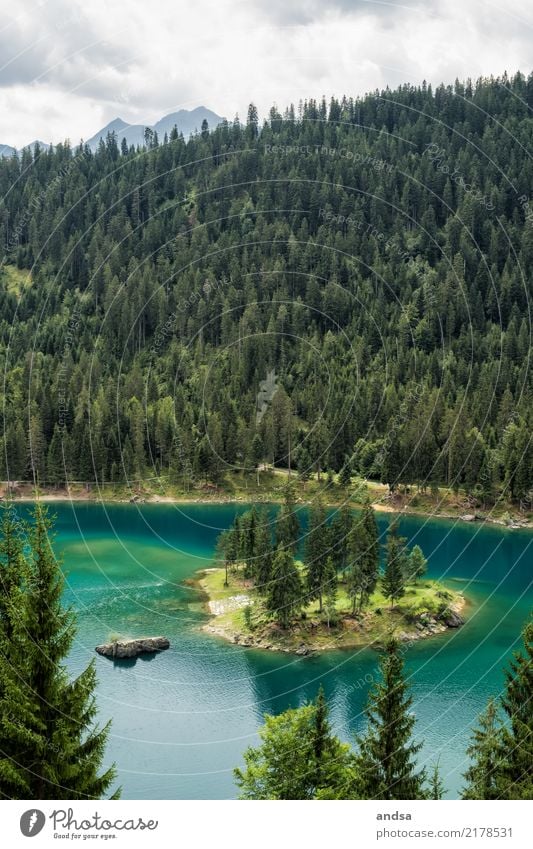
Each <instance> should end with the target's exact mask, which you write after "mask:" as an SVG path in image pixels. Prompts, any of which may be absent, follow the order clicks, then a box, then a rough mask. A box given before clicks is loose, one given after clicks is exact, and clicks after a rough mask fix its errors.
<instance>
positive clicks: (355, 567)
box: [346, 520, 368, 614]
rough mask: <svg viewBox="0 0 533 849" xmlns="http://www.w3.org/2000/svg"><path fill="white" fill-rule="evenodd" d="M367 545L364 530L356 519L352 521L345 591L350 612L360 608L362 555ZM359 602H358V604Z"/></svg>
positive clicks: (363, 578)
mask: <svg viewBox="0 0 533 849" xmlns="http://www.w3.org/2000/svg"><path fill="white" fill-rule="evenodd" d="M367 546H368V540H367V535H366V531H365V529H364V527H363V525H362V524H361V521H360V520H358V521H357V522H355V523H354V525H353V527H352V529H351V531H350V537H349V540H348V561H349V564H350V566H349V570H348V576H347V586H346V589H347V592H348V595H349V597H350V598H351V600H352V614H355V612H356V610H357V609H359V610H361V608H362V606H363V599H364V594H365V586H366V579H365V572H364V555H365V550H366V548H367ZM358 602H359V604H358Z"/></svg>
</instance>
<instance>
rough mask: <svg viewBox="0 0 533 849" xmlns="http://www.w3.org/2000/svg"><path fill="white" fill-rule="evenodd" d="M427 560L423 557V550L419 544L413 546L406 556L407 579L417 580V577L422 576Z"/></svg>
mask: <svg viewBox="0 0 533 849" xmlns="http://www.w3.org/2000/svg"><path fill="white" fill-rule="evenodd" d="M427 568H428V562H427V560H426V558H425V557H424V552H423V551H422V549H421V548H420V546H419V545H415V546H413V548H412V549H411V551H410V553H409V556H408V558H407V564H406V569H407V574H406V577H407V579H408V580H409V581H415V582H416V581H417V580H418V578H423V577H424V575H425V574H426V572H427Z"/></svg>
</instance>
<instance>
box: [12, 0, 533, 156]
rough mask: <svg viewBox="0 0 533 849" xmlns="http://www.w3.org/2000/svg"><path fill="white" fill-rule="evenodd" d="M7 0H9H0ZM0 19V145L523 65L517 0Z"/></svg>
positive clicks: (20, 3)
mask: <svg viewBox="0 0 533 849" xmlns="http://www.w3.org/2000/svg"><path fill="white" fill-rule="evenodd" d="M6 5H7V4H6ZM10 7H11V10H12V11H10V12H7V13H6V12H5V11H3V14H2V20H1V22H0V144H12V145H16V146H21V145H24V144H27V143H29V142H30V141H32V140H33V139H35V138H39V139H42V140H43V141H52V142H58V141H61V140H62V139H64V138H67V137H68V138H70V139H71V141H72V142H73V143H77V142H78V141H79V139H80V138H84V139H87V138H89V137H90V136H91V135H93V133H94V132H95V131H96V130H98V129H99V128H100V127H102V126H103V125H104V124H106V123H107V122H108V121H110V120H111V119H113V118H115V117H117V116H120V117H121V118H123V119H124V120H125V121H129V122H139V123H148V122H153V121H155V120H157V119H158V118H160V117H161V116H162V115H164V114H167V113H169V112H172V111H175V110H177V109H180V108H187V109H190V108H194V107H195V106H199V105H204V106H207V107H209V108H211V109H213V110H214V111H215V112H218V113H219V114H221V115H224V116H226V117H228V118H230V119H231V118H233V117H234V115H235V113H236V112H238V113H239V114H240V115H241V116H244V115H245V112H246V107H247V104H248V103H249V102H250V101H251V100H253V101H254V102H255V103H256V104H257V105H258V107H259V109H260V112H261V114H262V115H264V114H266V111H267V110H268V108H269V107H270V106H271V105H272V103H274V102H275V103H277V105H278V106H279V107H280V108H283V107H284V106H285V105H286V104H287V103H289V102H291V101H293V102H295V103H297V101H298V100H299V99H300V98H305V97H310V96H314V97H320V96H321V95H322V94H325V95H326V96H328V97H329V96H330V95H331V94H336V95H342V94H343V93H346V94H351V95H356V94H363V93H364V92H366V91H369V90H373V89H375V88H381V87H383V86H385V85H389V86H396V85H398V84H399V83H401V82H412V83H420V82H421V81H422V80H423V79H426V80H428V81H429V82H433V83H438V82H440V81H444V82H453V81H454V79H455V78H456V77H459V78H464V77H467V76H471V77H472V78H476V77H477V76H479V75H482V74H491V73H493V74H499V73H502V72H503V71H504V70H507V71H509V72H510V73H512V72H514V71H515V70H517V69H520V70H522V71H524V73H526V74H527V73H529V71H530V70H531V69H532V68H533V38H532V35H533V10H532V9H531V8H528V3H527V2H526V0H499V2H492V0H425V2H423V0H405V1H404V2H398V0H388V2H385V0H115V2H113V0H90V2H88V3H87V2H82V0H17V2H16V3H12V4H10Z"/></svg>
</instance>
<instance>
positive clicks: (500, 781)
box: [463, 619, 533, 799]
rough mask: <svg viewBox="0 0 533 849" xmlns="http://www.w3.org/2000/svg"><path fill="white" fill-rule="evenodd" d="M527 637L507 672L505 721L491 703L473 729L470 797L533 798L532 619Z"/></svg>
mask: <svg viewBox="0 0 533 849" xmlns="http://www.w3.org/2000/svg"><path fill="white" fill-rule="evenodd" d="M523 638H524V650H523V651H518V652H515V654H514V657H513V659H512V660H511V663H510V665H509V669H508V670H506V673H505V677H506V688H505V693H504V694H503V696H502V697H501V699H500V703H501V707H502V708H503V714H504V719H505V721H504V722H502V720H501V718H500V716H499V714H498V707H497V704H496V703H495V702H494V700H493V699H491V700H490V701H489V704H488V706H487V709H486V711H485V712H484V713H483V714H482V715H481V717H480V719H479V728H478V729H476V730H475V731H474V734H473V738H472V743H471V745H470V748H469V749H468V754H469V755H470V757H471V758H472V763H471V765H470V767H469V769H468V770H467V772H466V774H465V778H466V780H467V784H466V787H465V790H464V793H463V798H465V799H531V798H533V619H531V620H530V621H529V622H528V623H527V625H526V626H525V628H524V631H523Z"/></svg>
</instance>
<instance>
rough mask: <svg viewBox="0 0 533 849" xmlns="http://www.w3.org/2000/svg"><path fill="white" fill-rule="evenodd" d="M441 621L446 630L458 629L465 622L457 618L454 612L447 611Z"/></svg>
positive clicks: (457, 615) (461, 618)
mask: <svg viewBox="0 0 533 849" xmlns="http://www.w3.org/2000/svg"><path fill="white" fill-rule="evenodd" d="M442 621H443V622H444V624H445V625H446V627H447V628H460V627H461V625H464V624H465V620H464V619H463V617H462V616H459V614H458V613H456V612H455V610H449V611H447V612H446V613H445V614H444V615H443V617H442Z"/></svg>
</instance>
